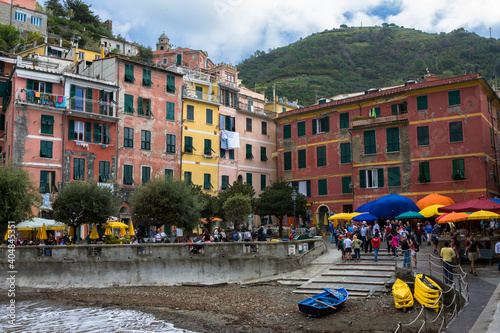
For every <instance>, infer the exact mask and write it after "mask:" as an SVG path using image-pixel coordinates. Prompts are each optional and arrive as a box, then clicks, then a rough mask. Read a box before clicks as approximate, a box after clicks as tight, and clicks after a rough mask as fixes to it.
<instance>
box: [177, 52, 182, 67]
mask: <svg viewBox="0 0 500 333" xmlns="http://www.w3.org/2000/svg"><path fill="white" fill-rule="evenodd" d="M176 65H177V66H180V65H182V53H179V54H177V62H176Z"/></svg>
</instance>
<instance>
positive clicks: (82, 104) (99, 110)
mask: <svg viewBox="0 0 500 333" xmlns="http://www.w3.org/2000/svg"><path fill="white" fill-rule="evenodd" d="M68 108H69V109H70V110H73V111H80V112H85V113H92V114H99V115H104V116H110V117H116V112H115V111H116V105H115V102H114V101H111V102H106V101H102V100H95V99H87V98H82V97H77V96H74V97H70V98H69V101H68Z"/></svg>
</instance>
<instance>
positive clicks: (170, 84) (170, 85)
mask: <svg viewBox="0 0 500 333" xmlns="http://www.w3.org/2000/svg"><path fill="white" fill-rule="evenodd" d="M167 92H169V93H175V77H174V76H172V75H167Z"/></svg>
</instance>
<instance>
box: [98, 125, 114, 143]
mask: <svg viewBox="0 0 500 333" xmlns="http://www.w3.org/2000/svg"><path fill="white" fill-rule="evenodd" d="M110 141H111V138H110V137H109V125H107V124H99V123H94V143H102V144H108V143H109V142H110Z"/></svg>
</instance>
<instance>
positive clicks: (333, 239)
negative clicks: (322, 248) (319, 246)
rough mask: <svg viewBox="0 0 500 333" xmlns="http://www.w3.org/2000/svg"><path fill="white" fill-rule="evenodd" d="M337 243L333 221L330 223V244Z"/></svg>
mask: <svg viewBox="0 0 500 333" xmlns="http://www.w3.org/2000/svg"><path fill="white" fill-rule="evenodd" d="M334 241H335V228H334V227H333V221H332V222H330V244H333V242H334Z"/></svg>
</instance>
